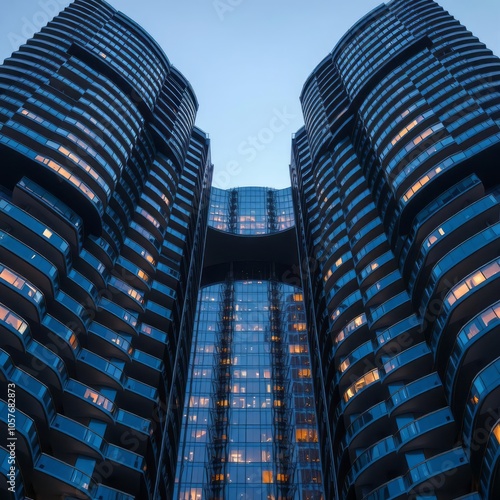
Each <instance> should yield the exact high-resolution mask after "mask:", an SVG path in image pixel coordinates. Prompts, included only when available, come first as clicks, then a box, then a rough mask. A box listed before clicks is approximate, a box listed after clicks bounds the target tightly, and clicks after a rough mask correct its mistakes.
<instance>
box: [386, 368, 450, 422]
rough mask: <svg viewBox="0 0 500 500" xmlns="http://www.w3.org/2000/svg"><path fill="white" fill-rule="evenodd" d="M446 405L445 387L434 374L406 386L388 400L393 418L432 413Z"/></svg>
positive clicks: (388, 409)
mask: <svg viewBox="0 0 500 500" xmlns="http://www.w3.org/2000/svg"><path fill="white" fill-rule="evenodd" d="M445 404H446V399H445V396H444V390H443V385H442V383H441V379H440V378H439V375H438V374H437V373H436V372H434V373H431V374H429V375H425V376H424V377H422V378H419V379H418V380H415V381H414V382H411V383H409V384H407V385H404V386H403V387H401V389H399V390H398V391H396V392H394V393H393V394H391V396H390V397H389V399H388V400H387V411H388V413H389V415H390V416H391V417H395V416H397V415H403V414H406V413H418V412H431V411H433V410H434V409H435V408H439V407H442V406H444V405H445Z"/></svg>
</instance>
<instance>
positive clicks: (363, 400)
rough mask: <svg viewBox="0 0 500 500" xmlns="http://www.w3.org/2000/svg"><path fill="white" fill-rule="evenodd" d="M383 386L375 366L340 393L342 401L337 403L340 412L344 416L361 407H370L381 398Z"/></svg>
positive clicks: (357, 410)
mask: <svg viewBox="0 0 500 500" xmlns="http://www.w3.org/2000/svg"><path fill="white" fill-rule="evenodd" d="M384 390H385V389H384V387H382V385H381V384H380V375H379V371H378V368H375V369H373V370H371V371H369V372H367V373H365V374H364V375H363V376H362V377H360V378H359V379H358V380H356V382H354V384H352V385H351V386H350V387H348V388H347V390H346V391H345V392H344V394H343V395H342V401H341V403H340V405H339V408H340V411H341V413H343V414H344V416H345V417H348V416H349V415H352V414H353V413H358V412H359V411H361V409H362V408H367V407H368V408H370V407H371V406H373V405H375V404H376V403H378V402H380V400H381V399H385V398H383V395H385V393H384Z"/></svg>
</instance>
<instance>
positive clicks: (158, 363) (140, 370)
mask: <svg viewBox="0 0 500 500" xmlns="http://www.w3.org/2000/svg"><path fill="white" fill-rule="evenodd" d="M164 372H165V364H164V362H163V361H162V360H161V359H159V358H157V357H156V356H152V355H150V354H147V353H145V352H143V351H140V350H139V349H135V350H134V352H133V354H132V363H131V365H130V366H129V367H128V369H127V373H128V375H130V376H131V377H134V378H137V379H139V380H141V381H143V382H144V383H146V384H148V385H151V386H153V387H160V379H161V378H162V377H164V376H165V373H164Z"/></svg>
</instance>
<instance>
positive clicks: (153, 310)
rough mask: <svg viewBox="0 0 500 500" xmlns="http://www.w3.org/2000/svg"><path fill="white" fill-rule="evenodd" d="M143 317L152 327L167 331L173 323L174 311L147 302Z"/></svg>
mask: <svg viewBox="0 0 500 500" xmlns="http://www.w3.org/2000/svg"><path fill="white" fill-rule="evenodd" d="M143 317H144V320H145V321H147V322H148V323H150V324H151V325H153V326H155V327H156V328H160V329H162V330H166V331H168V330H169V329H170V325H171V323H172V321H173V317H172V310H171V309H167V308H166V307H163V306H160V305H159V304H157V303H156V302H153V301H152V300H148V301H147V302H146V306H145V309H144V315H143Z"/></svg>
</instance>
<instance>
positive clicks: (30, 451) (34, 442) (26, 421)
mask: <svg viewBox="0 0 500 500" xmlns="http://www.w3.org/2000/svg"><path fill="white" fill-rule="evenodd" d="M7 411H8V407H7V403H6V402H5V401H3V400H1V399H0V415H2V418H1V419H0V438H1V439H2V442H3V443H4V446H5V445H8V444H9V441H8V431H9V428H8V425H7V422H8V416H7V415H8V413H7ZM15 417H16V420H15V424H16V436H15V437H16V438H17V440H16V462H17V464H18V468H19V469H21V470H22V471H23V474H24V479H25V480H26V482H27V483H31V479H32V478H31V471H32V470H33V466H34V464H35V463H36V461H37V460H38V457H39V456H40V453H41V450H40V442H39V440H38V433H37V428H36V424H35V422H34V420H33V419H32V418H31V417H29V416H28V415H26V414H25V413H24V412H22V411H21V410H19V409H16V413H15ZM0 491H1V490H0ZM5 498H7V497H5Z"/></svg>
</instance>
